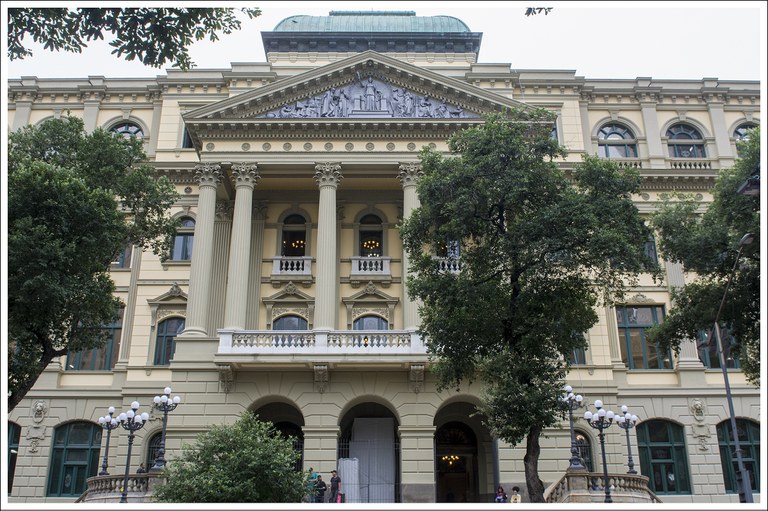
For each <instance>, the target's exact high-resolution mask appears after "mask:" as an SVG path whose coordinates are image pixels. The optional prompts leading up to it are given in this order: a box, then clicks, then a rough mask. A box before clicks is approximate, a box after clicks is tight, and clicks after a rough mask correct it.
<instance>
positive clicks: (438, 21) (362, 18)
mask: <svg viewBox="0 0 768 511" xmlns="http://www.w3.org/2000/svg"><path fill="white" fill-rule="evenodd" d="M274 32H315V33H317V32H395V33H406V32H417V33H469V32H470V30H469V27H467V25H466V24H465V23H464V22H463V21H461V20H460V19H458V18H454V17H453V16H416V13H415V12H414V11H331V12H330V13H329V15H328V16H306V15H297V16H290V17H288V18H285V19H284V20H283V21H281V22H280V23H278V24H277V26H275V29H274Z"/></svg>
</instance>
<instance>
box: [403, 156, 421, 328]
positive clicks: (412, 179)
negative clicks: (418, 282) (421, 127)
mask: <svg viewBox="0 0 768 511" xmlns="http://www.w3.org/2000/svg"><path fill="white" fill-rule="evenodd" d="M422 175H423V172H422V171H421V165H420V164H418V163H415V162H407V163H401V164H400V174H398V176H397V177H398V179H400V184H401V185H402V186H403V220H407V219H408V217H409V216H411V212H412V211H413V210H414V209H416V208H418V207H419V204H420V203H419V196H418V194H417V193H416V182H417V181H418V179H419V177H420V176H422ZM410 269H411V265H410V262H409V260H408V253H407V252H406V251H405V250H403V285H402V287H403V325H404V327H405V329H406V330H411V331H415V330H416V328H417V327H418V326H419V308H418V306H417V305H416V302H415V301H413V300H411V298H410V297H409V296H408V290H407V289H406V286H405V280H406V278H407V276H408V273H409V272H410Z"/></svg>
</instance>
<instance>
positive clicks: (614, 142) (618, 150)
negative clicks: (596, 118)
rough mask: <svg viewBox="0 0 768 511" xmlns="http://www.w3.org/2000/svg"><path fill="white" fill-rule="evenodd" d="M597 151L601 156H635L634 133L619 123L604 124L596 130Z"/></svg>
mask: <svg viewBox="0 0 768 511" xmlns="http://www.w3.org/2000/svg"><path fill="white" fill-rule="evenodd" d="M597 152H598V154H599V155H600V156H602V157H603V158H637V140H636V137H635V134H634V133H632V131H631V130H630V129H629V128H627V127H625V126H623V125H621V124H617V123H612V124H606V125H605V126H603V127H602V128H600V131H598V132H597Z"/></svg>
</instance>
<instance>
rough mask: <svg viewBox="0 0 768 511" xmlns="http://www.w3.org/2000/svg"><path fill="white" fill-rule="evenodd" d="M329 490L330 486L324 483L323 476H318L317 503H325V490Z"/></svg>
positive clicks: (316, 484) (316, 487)
mask: <svg viewBox="0 0 768 511" xmlns="http://www.w3.org/2000/svg"><path fill="white" fill-rule="evenodd" d="M327 489H328V485H327V484H325V481H323V476H321V475H320V474H317V480H316V481H315V502H320V503H322V502H325V500H324V499H325V490H327Z"/></svg>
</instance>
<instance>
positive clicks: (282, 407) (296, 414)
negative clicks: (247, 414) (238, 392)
mask: <svg viewBox="0 0 768 511" xmlns="http://www.w3.org/2000/svg"><path fill="white" fill-rule="evenodd" d="M254 413H255V414H256V415H257V416H258V418H259V420H262V421H268V422H271V423H272V424H274V426H275V429H276V430H277V431H279V432H280V434H281V435H283V436H284V437H285V438H292V439H293V448H294V450H296V452H298V453H299V454H301V457H300V458H299V459H298V460H297V461H296V464H295V465H294V469H295V470H296V471H297V472H300V471H301V470H303V465H304V431H303V430H302V429H301V428H302V427H303V426H304V416H303V415H302V414H301V412H300V411H299V410H298V409H297V408H296V407H294V406H293V405H290V404H288V403H279V402H276V403H268V404H266V405H263V406H260V407H259V408H257V409H256V410H254Z"/></svg>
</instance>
